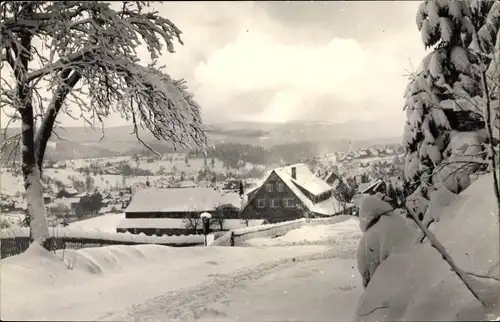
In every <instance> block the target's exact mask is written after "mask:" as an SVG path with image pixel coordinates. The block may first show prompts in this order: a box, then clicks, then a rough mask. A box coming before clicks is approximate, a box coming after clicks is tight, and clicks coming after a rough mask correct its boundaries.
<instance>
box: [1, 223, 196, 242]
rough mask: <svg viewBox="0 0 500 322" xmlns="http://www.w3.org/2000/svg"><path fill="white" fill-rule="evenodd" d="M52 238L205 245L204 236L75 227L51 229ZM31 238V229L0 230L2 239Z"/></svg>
mask: <svg viewBox="0 0 500 322" xmlns="http://www.w3.org/2000/svg"><path fill="white" fill-rule="evenodd" d="M50 235H51V237H56V238H68V239H70V238H71V239H94V240H110V241H114V242H130V243H137V244H141V243H142V244H203V243H204V237H203V236H202V235H180V236H146V235H145V234H143V233H141V234H138V235H134V234H131V233H128V232H125V233H108V232H102V231H99V230H83V229H79V228H74V227H57V228H53V229H50ZM16 237H29V228H27V227H22V228H21V227H15V228H7V229H2V230H0V238H2V239H4V238H16Z"/></svg>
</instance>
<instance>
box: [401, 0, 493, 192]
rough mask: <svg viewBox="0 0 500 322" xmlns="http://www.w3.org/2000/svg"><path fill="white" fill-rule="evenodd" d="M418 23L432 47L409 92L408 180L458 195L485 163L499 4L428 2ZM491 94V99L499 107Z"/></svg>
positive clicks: (452, 0) (457, 0)
mask: <svg viewBox="0 0 500 322" xmlns="http://www.w3.org/2000/svg"><path fill="white" fill-rule="evenodd" d="M416 23H417V27H418V29H419V31H420V33H421V38H422V42H423V44H424V46H425V47H426V48H432V50H431V52H430V53H429V54H428V55H427V56H426V57H425V58H424V59H423V60H422V62H421V64H420V66H419V68H418V70H417V71H416V73H414V74H413V75H412V76H411V77H410V82H409V84H408V86H407V89H406V91H405V103H404V109H405V111H406V115H407V121H406V124H405V129H404V146H405V149H406V160H405V163H406V164H405V175H406V178H407V179H408V180H411V181H415V182H419V183H423V184H424V185H431V186H432V185H442V184H444V185H445V187H446V188H448V189H450V190H451V191H454V192H459V191H461V190H463V189H464V188H465V187H467V186H468V184H469V183H470V182H469V176H468V174H469V173H472V172H475V171H477V170H478V169H479V168H481V166H482V163H485V164H487V162H480V160H484V159H485V158H486V157H487V155H486V153H485V149H484V143H485V142H486V141H487V138H488V136H487V135H486V131H485V123H484V121H485V117H484V106H485V104H484V103H485V96H484V95H485V89H484V86H482V79H481V77H482V72H483V71H485V70H488V69H490V70H491V69H492V66H493V65H495V64H498V62H497V61H496V63H494V62H495V60H493V55H495V54H496V53H497V52H498V46H497V42H499V41H498V38H499V37H500V34H499V27H500V2H499V1H493V0H480V1H476V0H472V1H468V0H427V1H425V2H423V3H422V4H421V5H420V7H419V10H418V12H417V15H416ZM492 62H493V63H492ZM493 67H494V66H493ZM493 69H495V68H493ZM495 70H496V72H495V71H494V72H493V75H494V74H495V73H496V75H497V76H498V69H495ZM494 79H495V77H490V79H489V80H488V83H489V84H488V85H490V86H491V87H494V86H498V84H497V85H495V81H494ZM490 93H492V95H490V100H493V101H494V100H496V102H498V97H497V96H495V95H494V92H492V91H490ZM472 155H474V160H471V156H472ZM468 161H471V162H468ZM458 172H461V173H463V174H464V175H462V176H460V175H458V176H457V175H456V174H457V173H458ZM431 189H432V187H431ZM420 190H422V189H420ZM424 190H425V189H424ZM424 197H425V196H424Z"/></svg>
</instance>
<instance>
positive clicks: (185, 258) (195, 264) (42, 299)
mask: <svg viewBox="0 0 500 322" xmlns="http://www.w3.org/2000/svg"><path fill="white" fill-rule="evenodd" d="M332 226H337V229H333V228H331V229H330V231H331V234H326V233H325V228H324V227H322V226H316V227H313V228H314V229H315V230H317V231H318V234H316V233H315V232H314V231H313V230H311V231H310V232H309V233H311V234H312V235H311V236H309V237H310V239H311V241H315V242H316V243H318V244H317V245H297V246H294V247H286V246H285V247H283V246H275V245H274V247H264V246H260V247H192V248H173V247H165V246H155V245H141V246H108V247H101V248H87V249H82V250H77V251H68V250H67V251H65V252H64V253H63V252H62V251H60V252H57V254H52V253H48V252H46V251H44V250H41V249H38V248H31V249H29V250H28V251H27V252H25V253H24V254H21V255H18V256H13V257H10V258H7V259H4V260H2V261H1V262H0V263H1V275H2V288H1V299H2V301H1V318H2V320H7V319H17V320H34V319H40V320H108V321H123V320H130V321H132V320H141V321H148V320H150V321H153V320H155V321H160V320H172V319H180V320H184V321H185V320H194V319H201V320H212V321H214V320H218V321H219V320H232V321H234V320H238V319H241V320H253V321H256V320H258V321H271V320H274V321H276V320H291V319H293V320H305V319H308V320H314V321H331V320H332V319H333V320H346V319H349V318H350V317H352V315H353V313H354V310H355V307H356V305H357V298H358V297H359V295H360V294H361V292H362V291H361V286H360V282H359V279H358V274H357V271H356V266H355V259H354V258H355V247H353V246H354V245H355V244H356V242H357V240H358V239H359V235H360V233H359V230H358V228H357V226H356V225H353V222H352V221H349V220H347V221H344V222H341V223H338V224H335V225H332ZM317 236H322V237H317ZM348 236H350V237H348ZM292 237H293V233H291V232H290V233H288V234H287V235H285V236H283V238H288V239H287V240H288V242H291V243H293V242H301V241H302V240H303V238H304V234H303V233H302V234H300V238H299V240H294V239H293V238H292ZM331 240H338V242H336V243H335V242H332V241H331ZM320 241H324V243H323V244H320ZM269 244H271V243H269ZM63 255H64V258H65V261H66V262H68V263H69V264H71V263H74V268H73V269H68V268H67V267H68V265H69V264H67V263H65V262H63V261H62V260H61V259H60V257H62V256H63ZM74 258H76V260H74Z"/></svg>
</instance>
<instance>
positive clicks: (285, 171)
mask: <svg viewBox="0 0 500 322" xmlns="http://www.w3.org/2000/svg"><path fill="white" fill-rule="evenodd" d="M292 168H295V169H296V170H295V171H296V177H295V179H293V178H292ZM275 171H276V173H278V172H279V173H278V174H279V175H280V177H281V176H287V177H289V178H290V180H291V181H292V182H294V183H296V184H298V185H299V186H301V187H302V188H304V189H306V190H307V191H309V192H310V193H312V194H313V195H320V194H322V193H324V192H327V191H329V190H332V187H331V186H330V185H329V184H328V183H326V182H325V181H323V180H321V179H320V178H318V177H316V176H315V175H314V174H313V173H312V172H311V170H309V167H308V166H307V165H306V164H303V163H299V164H294V165H290V166H285V167H281V168H278V169H275Z"/></svg>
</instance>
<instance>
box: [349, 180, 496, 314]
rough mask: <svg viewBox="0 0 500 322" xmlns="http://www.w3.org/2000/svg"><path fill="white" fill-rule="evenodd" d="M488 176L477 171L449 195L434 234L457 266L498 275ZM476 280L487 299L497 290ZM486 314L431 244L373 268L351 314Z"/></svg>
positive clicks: (493, 283) (493, 284)
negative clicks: (476, 175) (463, 186)
mask: <svg viewBox="0 0 500 322" xmlns="http://www.w3.org/2000/svg"><path fill="white" fill-rule="evenodd" d="M492 181H493V178H492V175H491V174H488V175H483V176H480V177H479V179H478V180H477V181H475V182H474V183H473V184H472V185H471V186H470V187H469V188H468V189H466V190H465V191H463V192H462V193H461V194H460V195H458V196H456V198H454V199H453V200H450V198H449V197H447V200H446V201H445V202H442V204H443V205H445V206H443V207H442V208H441V215H440V216H439V222H437V223H435V227H434V233H435V235H436V237H437V238H438V240H439V241H440V242H441V243H442V244H443V245H444V246H445V248H446V249H447V251H448V252H449V254H450V255H451V257H452V258H453V260H454V261H455V263H456V264H457V265H458V267H460V268H461V269H463V270H464V271H466V272H472V273H475V274H481V275H488V276H496V277H498V275H499V274H500V269H499V244H498V239H499V236H498V227H499V225H498V215H496V200H495V197H494V192H493V191H492ZM438 199H439V198H437V197H436V198H432V200H431V206H430V207H432V209H433V213H434V214H433V216H436V215H435V213H436V209H435V208H434V207H433V206H432V203H439V202H440V201H439V200H438ZM436 200H438V201H436ZM476 281H477V282H478V283H482V284H483V286H484V287H483V291H488V292H490V293H489V294H488V296H489V297H490V300H495V299H494V298H493V299H491V297H495V296H498V295H497V294H500V283H498V282H496V281H494V280H492V279H486V278H481V279H479V278H477V279H476ZM483 295H484V294H483ZM499 307H500V306H497V308H496V310H498V309H499ZM487 313H491V312H487V311H486V310H485V309H484V308H483V307H482V306H481V304H480V303H479V301H478V300H477V299H475V298H474V297H473V296H472V294H471V293H470V292H469V291H468V290H467V289H466V287H465V285H464V284H463V283H462V282H461V281H460V280H459V279H458V277H457V276H456V275H455V273H454V272H453V271H451V270H450V267H449V266H448V264H447V263H446V262H445V261H444V260H443V259H442V258H441V255H440V254H439V253H438V252H437V251H436V250H435V249H433V248H432V247H431V246H430V245H429V244H427V243H423V244H418V243H417V244H415V245H413V246H412V247H410V249H409V250H408V251H407V252H405V253H402V254H395V255H391V256H389V257H388V258H387V259H386V260H385V261H384V262H383V263H382V264H381V265H380V266H379V267H378V268H377V270H376V272H375V274H374V275H373V277H372V280H371V281H370V283H369V284H368V286H367V288H366V291H365V293H364V294H363V295H362V297H361V298H360V301H359V305H358V309H357V312H356V317H355V319H356V320H357V321H401V320H405V321H416V320H448V321H451V320H470V321H472V320H483V319H484V318H485V315H486V314H487ZM497 314H498V313H497Z"/></svg>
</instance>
